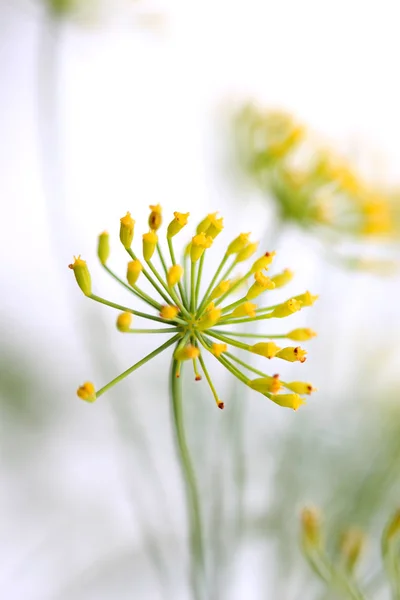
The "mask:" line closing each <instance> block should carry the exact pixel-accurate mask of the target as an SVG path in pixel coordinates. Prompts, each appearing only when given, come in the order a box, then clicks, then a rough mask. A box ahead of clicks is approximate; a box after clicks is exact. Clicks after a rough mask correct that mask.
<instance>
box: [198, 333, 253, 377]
mask: <svg viewBox="0 0 400 600" xmlns="http://www.w3.org/2000/svg"><path fill="white" fill-rule="evenodd" d="M197 336H198V337H197V339H198V340H199V341H200V343H201V344H202V345H203V346H204V348H205V349H206V350H208V351H209V352H211V343H210V342H209V340H208V339H207V338H206V337H204V335H201V334H200V333H199V332H198V333H197ZM213 356H215V355H213ZM215 358H216V359H217V360H218V361H219V362H220V363H221V364H223V365H224V367H226V368H227V369H228V371H230V372H231V373H232V375H234V376H235V377H237V378H238V379H240V381H242V382H243V383H245V384H246V385H247V383H248V381H249V378H248V377H246V376H245V375H244V374H243V373H241V372H240V371H239V369H237V368H236V367H235V366H234V365H232V364H231V363H230V362H229V361H227V360H226V359H225V358H224V355H223V354H221V356H215Z"/></svg>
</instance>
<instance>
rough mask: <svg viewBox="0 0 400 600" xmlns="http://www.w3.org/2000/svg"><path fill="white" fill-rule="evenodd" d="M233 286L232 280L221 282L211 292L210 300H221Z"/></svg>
mask: <svg viewBox="0 0 400 600" xmlns="http://www.w3.org/2000/svg"><path fill="white" fill-rule="evenodd" d="M231 285H232V282H231V280H230V279H226V280H225V281H221V283H219V284H218V285H217V286H216V287H215V288H214V289H213V291H212V292H211V294H210V300H216V298H219V297H220V296H223V295H224V294H226V292H227V291H228V290H229V288H230V287H231Z"/></svg>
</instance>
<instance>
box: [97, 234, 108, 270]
mask: <svg viewBox="0 0 400 600" xmlns="http://www.w3.org/2000/svg"><path fill="white" fill-rule="evenodd" d="M97 256H98V257H99V260H100V262H101V264H102V265H105V264H106V262H107V260H108V257H109V256H110V236H109V235H108V233H107V231H103V233H101V234H100V235H99V240H98V244H97Z"/></svg>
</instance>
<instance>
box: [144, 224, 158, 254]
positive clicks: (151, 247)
mask: <svg viewBox="0 0 400 600" xmlns="http://www.w3.org/2000/svg"><path fill="white" fill-rule="evenodd" d="M157 242H158V236H157V234H156V233H155V232H154V231H149V233H144V234H143V258H144V260H146V261H148V260H151V257H152V256H153V254H154V251H155V249H156V246H157Z"/></svg>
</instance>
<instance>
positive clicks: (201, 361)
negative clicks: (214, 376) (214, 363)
mask: <svg viewBox="0 0 400 600" xmlns="http://www.w3.org/2000/svg"><path fill="white" fill-rule="evenodd" d="M199 362H200V365H201V368H202V369H203V373H204V375H205V376H206V379H207V382H208V385H209V386H210V389H211V393H212V395H213V396H214V400H215V403H216V405H217V406H218V408H224V403H223V402H221V400H220V399H219V397H218V394H217V390H216V389H215V387H214V384H213V382H212V380H211V377H210V374H209V372H208V370H207V367H206V365H205V363H204V359H203V357H202V355H201V354H200V355H199Z"/></svg>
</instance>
